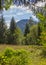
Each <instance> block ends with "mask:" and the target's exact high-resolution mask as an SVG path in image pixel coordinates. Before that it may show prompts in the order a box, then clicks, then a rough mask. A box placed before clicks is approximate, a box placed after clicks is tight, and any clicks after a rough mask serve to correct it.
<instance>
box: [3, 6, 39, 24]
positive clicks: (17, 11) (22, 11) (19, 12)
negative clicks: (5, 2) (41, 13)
mask: <svg viewBox="0 0 46 65" xmlns="http://www.w3.org/2000/svg"><path fill="white" fill-rule="evenodd" d="M3 16H4V19H5V21H6V23H7V24H9V23H10V20H11V18H12V17H14V19H15V21H16V22H18V21H20V20H22V19H30V17H32V18H33V20H36V21H38V19H37V18H36V16H35V15H34V14H33V12H32V11H31V10H29V9H28V7H24V6H18V7H17V6H15V5H14V6H10V9H8V10H7V11H6V10H5V9H4V11H3Z"/></svg>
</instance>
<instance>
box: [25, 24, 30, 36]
mask: <svg viewBox="0 0 46 65" xmlns="http://www.w3.org/2000/svg"><path fill="white" fill-rule="evenodd" d="M29 32H30V25H29V23H26V27H25V31H24V36H27V34H28V33H29Z"/></svg>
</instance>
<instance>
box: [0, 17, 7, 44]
mask: <svg viewBox="0 0 46 65" xmlns="http://www.w3.org/2000/svg"><path fill="white" fill-rule="evenodd" d="M5 42H6V24H5V21H4V18H3V16H2V17H1V20H0V43H5Z"/></svg>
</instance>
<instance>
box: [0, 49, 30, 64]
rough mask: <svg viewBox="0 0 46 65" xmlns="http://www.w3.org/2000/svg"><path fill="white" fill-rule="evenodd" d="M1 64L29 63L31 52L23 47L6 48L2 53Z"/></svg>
mask: <svg viewBox="0 0 46 65" xmlns="http://www.w3.org/2000/svg"><path fill="white" fill-rule="evenodd" d="M0 65H29V52H27V51H26V50H23V49H22V50H15V51H14V50H12V49H6V50H5V51H4V53H3V54H2V55H0Z"/></svg>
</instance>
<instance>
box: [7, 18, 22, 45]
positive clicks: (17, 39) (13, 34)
mask: <svg viewBox="0 0 46 65" xmlns="http://www.w3.org/2000/svg"><path fill="white" fill-rule="evenodd" d="M7 40H8V43H10V44H17V45H19V44H20V45H21V41H22V33H21V30H20V29H19V28H18V27H17V25H16V23H15V20H14V18H12V20H11V23H10V27H9V30H8V34H7Z"/></svg>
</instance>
